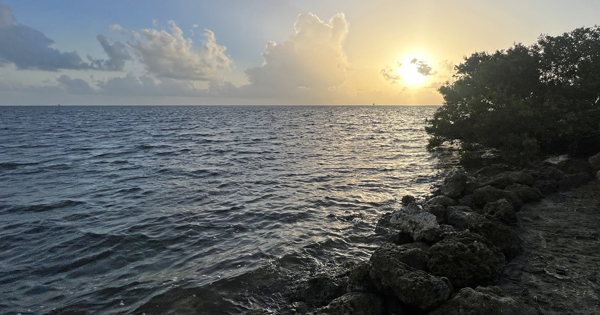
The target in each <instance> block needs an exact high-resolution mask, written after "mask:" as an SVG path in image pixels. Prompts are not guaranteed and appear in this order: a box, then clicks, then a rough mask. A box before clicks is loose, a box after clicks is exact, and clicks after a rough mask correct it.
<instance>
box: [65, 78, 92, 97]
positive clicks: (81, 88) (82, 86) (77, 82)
mask: <svg viewBox="0 0 600 315" xmlns="http://www.w3.org/2000/svg"><path fill="white" fill-rule="evenodd" d="M57 81H58V82H59V83H60V84H62V85H63V86H64V87H66V89H67V92H69V93H70V94H94V92H95V91H94V89H92V87H91V86H90V85H89V84H88V83H87V82H85V81H83V80H81V79H71V77H69V76H68V75H63V76H61V77H60V78H58V79H57Z"/></svg>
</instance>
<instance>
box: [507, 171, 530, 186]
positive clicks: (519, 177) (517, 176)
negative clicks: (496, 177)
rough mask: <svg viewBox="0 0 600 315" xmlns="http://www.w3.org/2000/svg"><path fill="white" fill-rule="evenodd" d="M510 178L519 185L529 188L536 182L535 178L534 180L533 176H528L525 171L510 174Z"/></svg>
mask: <svg viewBox="0 0 600 315" xmlns="http://www.w3.org/2000/svg"><path fill="white" fill-rule="evenodd" d="M508 177H509V178H510V179H512V180H513V181H514V182H515V183H517V184H522V185H527V186H531V185H533V182H535V178H533V176H531V175H530V174H527V172H524V171H514V172H509V173H508Z"/></svg>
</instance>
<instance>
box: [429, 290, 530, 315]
mask: <svg viewBox="0 0 600 315" xmlns="http://www.w3.org/2000/svg"><path fill="white" fill-rule="evenodd" d="M480 314H486V315H537V314H538V312H537V311H536V310H535V309H533V308H531V307H529V306H527V305H525V304H523V303H521V302H518V301H515V300H514V299H512V298H510V297H507V296H506V295H504V293H503V292H502V290H500V288H498V287H486V288H483V287H477V288H476V289H472V288H464V289H462V290H460V291H459V292H458V294H456V296H455V297H454V298H452V299H451V300H449V301H448V302H447V303H446V304H444V305H442V306H440V307H439V308H437V309H436V310H434V311H433V312H430V313H429V315H480Z"/></svg>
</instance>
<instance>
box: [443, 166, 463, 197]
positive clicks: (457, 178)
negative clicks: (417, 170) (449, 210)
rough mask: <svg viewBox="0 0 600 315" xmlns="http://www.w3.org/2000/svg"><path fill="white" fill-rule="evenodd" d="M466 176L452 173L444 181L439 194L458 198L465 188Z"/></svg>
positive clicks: (461, 173) (460, 173)
mask: <svg viewBox="0 0 600 315" xmlns="http://www.w3.org/2000/svg"><path fill="white" fill-rule="evenodd" d="M467 180H468V176H467V174H466V173H465V172H453V173H452V174H450V175H449V176H448V177H446V179H445V180H444V183H443V184H442V187H441V188H440V192H441V193H442V194H443V195H445V196H448V197H450V198H458V197H460V196H461V195H462V194H463V192H464V190H465V188H466V186H467Z"/></svg>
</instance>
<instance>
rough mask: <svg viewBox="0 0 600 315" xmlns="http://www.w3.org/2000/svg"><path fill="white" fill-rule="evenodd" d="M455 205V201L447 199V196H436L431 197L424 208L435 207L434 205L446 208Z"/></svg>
mask: <svg viewBox="0 0 600 315" xmlns="http://www.w3.org/2000/svg"><path fill="white" fill-rule="evenodd" d="M455 204H456V200H454V199H452V198H450V197H448V196H444V195H441V196H436V197H433V198H431V199H429V200H427V202H426V203H425V206H426V207H429V206H435V205H440V206H444V207H448V206H454V205H455Z"/></svg>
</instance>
